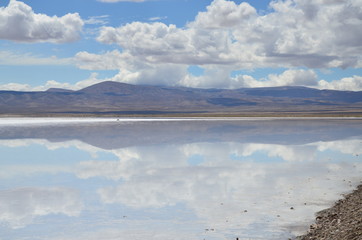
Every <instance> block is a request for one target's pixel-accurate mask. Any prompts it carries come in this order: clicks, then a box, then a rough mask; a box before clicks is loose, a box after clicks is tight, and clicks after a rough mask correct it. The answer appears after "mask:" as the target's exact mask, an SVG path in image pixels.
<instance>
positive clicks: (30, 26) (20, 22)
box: [0, 0, 84, 43]
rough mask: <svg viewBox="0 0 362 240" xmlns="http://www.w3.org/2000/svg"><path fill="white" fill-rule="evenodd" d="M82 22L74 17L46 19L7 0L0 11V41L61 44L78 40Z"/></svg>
mask: <svg viewBox="0 0 362 240" xmlns="http://www.w3.org/2000/svg"><path fill="white" fill-rule="evenodd" d="M83 24H84V22H83V21H82V19H81V18H80V16H79V14H78V13H73V14H70V13H69V14H67V15H64V16H62V17H57V16H53V17H49V16H47V15H45V14H37V13H34V11H33V10H32V8H31V7H30V6H28V5H27V4H25V3H23V2H20V1H16V0H11V1H10V2H9V5H8V6H7V7H3V8H0V39H6V40H11V41H16V42H52V43H65V42H73V41H76V40H78V39H79V37H80V35H79V34H80V32H81V30H82V27H83Z"/></svg>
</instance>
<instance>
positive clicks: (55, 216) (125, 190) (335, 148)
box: [0, 119, 362, 240]
mask: <svg viewBox="0 0 362 240" xmlns="http://www.w3.org/2000/svg"><path fill="white" fill-rule="evenodd" d="M361 154H362V120H360V119H349V120H341V119H317V120H312V119H307V120H301V119H290V120H282V119H246V120H245V119H244V120H240V119H239V120H228V121H226V120H215V119H208V120H205V119H187V121H186V120H185V119H183V120H182V121H181V120H178V119H171V120H170V119H157V121H153V120H151V119H118V120H117V119H81V121H79V119H78V120H77V119H45V120H44V119H25V120H24V119H22V120H19V119H5V120H4V119H0V239H1V240H15V239H37V240H45V239H46V240H49V239H51V240H53V239H54V240H78V239H90V240H92V239H94V240H96V239H97V240H98V239H102V240H111V239H112V240H113V239H117V240H141V239H142V240H144V239H147V240H166V239H167V240H170V239H172V240H194V239H195V240H203V239H205V240H219V239H234V240H235V239H236V238H239V239H288V238H292V237H293V236H295V235H297V234H300V233H303V232H304V231H306V230H307V229H308V226H309V224H310V223H311V222H313V220H314V213H315V212H317V211H319V210H322V209H324V208H326V207H328V206H330V205H331V204H332V203H333V202H334V201H335V200H337V199H339V198H341V197H342V196H341V194H344V193H348V192H350V191H351V190H352V189H354V188H355V186H356V185H358V184H360V181H361V176H362V158H361Z"/></svg>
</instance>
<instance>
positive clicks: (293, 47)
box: [76, 0, 362, 91]
mask: <svg viewBox="0 0 362 240" xmlns="http://www.w3.org/2000/svg"><path fill="white" fill-rule="evenodd" d="M361 8H362V5H361V4H360V2H358V1H354V0H348V1H333V2H328V4H327V3H326V2H324V1H322V0H318V1H301V0H290V1H272V2H271V3H270V9H271V10H270V12H268V13H267V14H265V15H259V14H258V13H257V11H256V9H255V8H253V7H252V6H251V5H250V4H248V3H245V2H242V3H240V4H236V3H235V2H233V1H228V0H214V1H213V2H212V3H211V4H210V5H209V6H208V7H207V9H206V11H204V12H199V13H198V15H197V16H196V17H195V20H194V21H192V22H190V23H188V24H187V25H186V26H185V27H184V28H178V27H176V26H175V25H172V24H170V25H166V24H164V23H161V22H153V23H142V22H132V23H129V24H126V25H123V26H120V27H117V28H115V27H102V28H101V30H100V33H99V36H98V38H97V40H98V41H99V42H101V43H104V44H116V45H118V46H119V47H120V48H121V49H122V52H120V51H118V50H115V51H112V52H107V53H105V54H93V53H88V52H81V53H78V54H77V56H76V59H77V61H78V65H79V66H80V68H83V69H89V70H101V69H119V70H120V72H119V73H118V74H117V75H116V76H115V77H114V78H113V79H112V80H115V81H122V82H128V83H146V84H147V83H149V84H165V85H181V86H188V87H202V88H210V87H218V88H240V87H272V86H285V85H302V86H309V87H315V88H330V89H338V90H355V91H356V90H361V89H362V88H361V85H360V84H359V83H360V80H359V78H360V77H359V76H354V77H352V78H348V79H347V78H346V79H340V80H338V79H337V80H336V81H335V82H332V83H329V82H326V81H324V80H322V79H318V77H317V74H316V73H315V71H314V70H305V69H304V67H308V68H329V67H341V68H345V67H359V66H360V64H361V57H360V55H361V51H362V44H361V43H362V41H359V40H361V38H362V35H361V34H360V33H359V32H360V31H358V30H357V29H358V28H359V27H360V26H361V25H362V20H361V19H362V18H361V11H359V9H361ZM321 31H323V34H321ZM341 32H343V34H340V33H341ZM190 65H197V66H200V67H202V68H204V69H205V71H204V73H205V74H203V75H201V76H193V75H192V74H190V73H188V72H187V71H186V69H187V67H188V66H190ZM269 67H271V68H278V67H283V68H286V69H287V70H286V71H285V72H284V73H282V74H279V75H275V74H270V75H268V76H265V77H264V78H262V79H255V78H254V77H253V76H250V75H238V76H233V77H231V72H232V71H234V70H240V69H258V68H269ZM298 68H302V69H298ZM168 70H170V71H168ZM171 70H172V71H174V73H175V74H171ZM165 76H169V77H165ZM167 78H168V79H167ZM160 79H161V80H160Z"/></svg>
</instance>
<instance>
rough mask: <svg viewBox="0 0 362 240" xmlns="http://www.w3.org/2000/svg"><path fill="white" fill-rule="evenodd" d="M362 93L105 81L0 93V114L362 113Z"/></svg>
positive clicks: (291, 88) (289, 88)
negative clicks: (73, 88)
mask: <svg viewBox="0 0 362 240" xmlns="http://www.w3.org/2000/svg"><path fill="white" fill-rule="evenodd" d="M361 112H362V92H361V91H360V92H353V91H334V90H318V89H313V88H307V87H288V86H286V87H270V88H241V89H234V90H229V89H199V88H186V87H160V86H146V85H131V84H126V83H119V82H102V83H98V84H95V85H92V86H89V87H87V88H84V89H81V90H79V91H71V90H66V89H58V88H55V89H54V88H53V89H49V90H47V91H43V92H17V91H0V114H24V115H29V114H32V115H36V114H115V115H122V114H176V113H179V114H235V115H240V114H249V115H250V114H267V113H270V114H272V113H277V114H280V113H295V114H300V113H302V114H307V113H319V114H323V113H351V114H355V113H361Z"/></svg>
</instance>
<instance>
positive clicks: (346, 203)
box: [296, 185, 362, 240]
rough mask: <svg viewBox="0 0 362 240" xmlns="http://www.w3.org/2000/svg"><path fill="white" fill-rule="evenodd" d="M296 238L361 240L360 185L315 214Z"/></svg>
mask: <svg viewBox="0 0 362 240" xmlns="http://www.w3.org/2000/svg"><path fill="white" fill-rule="evenodd" d="M296 240H362V185H360V186H359V187H357V189H356V190H355V191H353V192H352V193H350V194H348V195H346V196H345V198H344V199H341V200H339V201H337V202H336V203H335V205H334V206H333V207H331V208H328V209H325V210H323V211H320V212H318V213H317V214H316V221H315V223H314V224H312V225H311V226H310V228H309V231H308V233H307V234H306V235H304V236H299V237H297V238H296Z"/></svg>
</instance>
